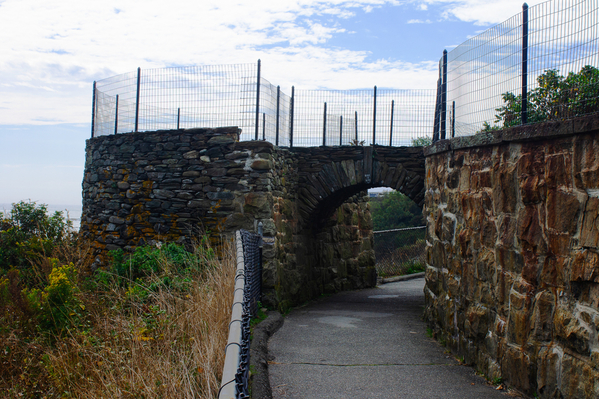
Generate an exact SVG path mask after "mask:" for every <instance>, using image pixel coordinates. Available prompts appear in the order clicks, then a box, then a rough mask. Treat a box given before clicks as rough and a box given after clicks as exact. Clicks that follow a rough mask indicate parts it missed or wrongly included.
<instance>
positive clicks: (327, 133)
mask: <svg viewBox="0 0 599 399" xmlns="http://www.w3.org/2000/svg"><path fill="white" fill-rule="evenodd" d="M261 73H262V71H261V63H260V61H258V63H257V64H236V65H215V66H195V67H175V68H161V69H148V70H141V69H139V68H138V70H137V72H131V73H125V74H123V75H118V76H114V77H111V78H108V79H104V80H100V81H97V82H95V83H94V91H93V105H92V108H93V110H92V137H96V136H102V135H109V134H119V133H126V132H143V131H153V130H172V129H187V128H200V127H221V126H238V127H239V128H241V131H242V132H241V138H240V139H241V140H242V141H243V140H267V141H269V142H271V143H273V144H275V145H278V146H281V147H293V146H321V145H328V146H333V145H349V144H359V143H361V144H366V145H369V144H373V143H374V144H380V145H390V146H400V145H406V146H407V145H411V144H412V142H411V141H412V140H413V139H415V138H419V137H424V136H428V135H430V132H431V130H432V128H433V122H432V121H433V115H434V108H435V92H434V90H395V89H377V88H376V87H374V89H363V90H297V91H296V90H295V88H294V87H292V88H291V95H288V94H286V93H284V92H283V91H282V90H281V88H280V87H279V86H275V85H273V84H271V83H270V82H269V81H268V80H266V79H264V77H262V75H261ZM258 82H259V84H258Z"/></svg>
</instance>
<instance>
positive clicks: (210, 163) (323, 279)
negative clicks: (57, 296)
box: [81, 127, 374, 307]
mask: <svg viewBox="0 0 599 399" xmlns="http://www.w3.org/2000/svg"><path fill="white" fill-rule="evenodd" d="M238 140H239V129H237V128H235V127H232V128H217V129H188V130H171V131H156V132H143V133H127V134H121V135H113V136H101V137H96V138H93V139H90V140H88V142H87V146H86V165H85V172H84V179H83V214H82V219H81V220H82V222H81V232H82V233H83V236H84V237H85V238H86V239H87V241H88V242H89V243H90V245H91V250H92V256H93V257H94V259H95V263H94V265H95V267H98V266H101V265H102V264H105V263H106V262H107V258H106V255H107V252H108V251H109V250H113V249H118V248H122V249H124V250H132V249H133V248H134V247H136V246H139V245H144V244H152V243H155V242H164V241H174V242H178V243H182V244H191V243H192V241H193V240H194V239H197V238H199V237H200V236H201V235H202V234H205V233H209V236H210V238H211V240H212V241H213V242H214V244H216V245H218V243H219V242H221V240H222V239H223V238H226V237H230V236H231V235H232V233H233V232H234V231H235V230H237V229H240V228H244V229H247V230H250V231H255V229H256V226H257V224H258V223H259V222H262V223H263V226H264V235H265V240H264V241H265V246H264V250H263V254H264V272H263V291H264V300H263V301H264V302H265V303H267V304H269V305H273V306H275V305H280V306H281V307H287V306H291V305H296V304H299V303H301V302H303V301H306V300H308V299H312V298H314V297H316V296H318V295H320V294H322V293H324V292H330V291H331V290H340V289H344V288H347V287H350V288H355V287H359V286H364V285H366V284H370V283H369V282H365V281H364V279H365V278H368V279H370V276H369V274H368V272H365V269H364V268H365V267H366V266H365V265H366V263H365V262H367V261H366V259H369V255H361V253H362V251H366V252H367V253H368V251H370V249H369V248H370V247H371V246H372V245H371V244H369V243H370V242H371V241H372V234H371V230H372V227H371V226H370V225H369V223H370V214H369V212H368V211H367V205H366V203H365V202H364V201H365V200H364V199H363V198H350V202H349V203H348V204H347V205H343V207H342V209H341V211H340V212H341V213H342V214H344V215H345V214H348V213H350V214H353V212H356V215H357V217H358V219H357V220H358V223H357V224H356V223H355V222H356V219H355V217H354V216H351V217H349V218H348V217H345V216H344V217H342V218H341V219H339V221H338V220H337V217H338V215H337V214H334V215H332V216H330V221H329V222H327V226H328V227H327V228H326V229H328V230H330V231H335V232H336V233H335V234H337V235H335V236H334V237H335V238H331V239H330V240H329V241H328V243H332V242H333V241H335V240H338V237H339V233H338V231H339V230H341V231H343V233H342V236H343V237H345V236H346V235H347V234H351V236H352V239H353V244H352V251H351V254H350V255H351V256H350V257H349V258H348V257H347V256H348V253H346V251H344V250H342V251H337V250H335V252H334V253H333V258H332V259H330V257H329V252H328V251H330V250H329V245H321V244H320V243H319V242H318V241H316V239H315V235H316V234H317V233H319V232H320V230H315V229H314V228H313V227H312V226H310V225H309V224H308V223H307V221H306V220H305V218H303V217H302V216H301V215H300V212H299V210H298V202H297V191H298V184H299V177H298V176H299V175H298V173H297V172H298V170H299V166H300V164H301V163H302V162H304V159H302V157H301V156H299V155H297V154H296V153H294V152H291V151H288V150H285V149H280V148H277V147H275V146H273V145H272V144H270V143H268V142H264V141H249V142H239V141H238ZM337 221H338V222H339V226H337V227H336V225H337ZM370 224H371V223H370ZM369 226H370V227H369ZM362 227H363V228H362ZM326 229H325V230H323V232H326V231H328V230H326ZM357 229H362V230H360V231H359V232H357ZM369 232H370V233H369ZM329 235H331V237H333V234H332V233H331V234H329ZM340 245H343V244H340ZM331 247H335V246H334V245H332V246H331ZM321 252H322V253H326V254H327V256H326V260H327V262H328V261H331V264H328V263H325V262H323V258H322V257H321V256H320V254H321ZM337 258H339V260H337ZM358 259H360V262H361V263H360V265H361V266H360V267H353V265H354V264H355V263H356V262H358ZM371 261H372V265H371V268H373V267H374V257H373V256H372V259H371ZM343 262H346V263H347V262H349V263H347V264H348V265H350V266H349V267H346V268H345V269H344V268H343V266H342V265H344V264H345V263H343ZM340 265H341V266H340ZM329 269H330V270H329ZM315 276H318V277H315ZM347 279H349V280H350V281H352V284H350V285H348V284H347V283H344V282H343V281H344V280H347ZM368 281H369V280H368Z"/></svg>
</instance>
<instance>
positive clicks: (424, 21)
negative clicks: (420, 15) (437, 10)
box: [408, 19, 432, 24]
mask: <svg viewBox="0 0 599 399" xmlns="http://www.w3.org/2000/svg"><path fill="white" fill-rule="evenodd" d="M408 23H409V24H431V23H432V22H431V20H430V19H427V20H422V19H410V20H409V21H408Z"/></svg>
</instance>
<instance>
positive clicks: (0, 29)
mask: <svg viewBox="0 0 599 399" xmlns="http://www.w3.org/2000/svg"><path fill="white" fill-rule="evenodd" d="M539 2H540V1H529V2H528V4H529V5H530V6H532V5H534V4H538V3H539ZM521 8H522V1H521V0H518V1H513V0H501V1H497V0H496V1H488V0H456V1H453V0H413V1H411V0H390V1H387V0H350V1H345V0H334V1H316V0H293V1H287V0H260V1H256V0H251V1H250V0H200V1H197V0H196V1H179V0H171V1H168V2H165V1H161V0H144V1H140V0H137V1H133V0H103V1H94V2H91V1H81V0H73V1H71V0H0V39H1V40H0V54H2V57H0V204H2V203H4V204H6V203H11V202H16V201H19V200H22V199H32V200H35V201H39V202H42V203H46V204H66V205H72V206H78V205H79V204H80V203H81V180H82V177H83V163H84V157H85V154H84V148H85V140H86V139H87V138H88V137H89V135H90V119H91V94H92V82H93V81H94V80H100V79H103V78H106V77H110V76H113V75H117V74H121V73H125V72H130V71H134V70H135V69H136V68H137V67H141V68H159V67H165V66H173V65H215V64H232V63H254V62H256V60H258V59H261V60H262V67H263V76H264V77H266V78H267V79H269V80H270V81H271V82H272V83H273V84H278V85H281V88H282V89H283V90H285V91H287V92H288V91H290V90H289V88H290V87H291V85H295V87H296V88H302V89H311V88H331V89H352V88H365V87H369V88H370V87H372V86H374V85H378V86H379V87H390V88H402V89H403V88H434V87H435V84H436V79H437V73H438V72H437V65H438V61H439V58H440V57H441V54H442V52H443V49H448V50H451V48H453V47H454V46H457V45H458V44H460V43H462V42H463V41H465V40H467V39H468V38H470V37H472V36H474V35H476V34H478V33H480V32H482V31H484V30H485V29H487V28H489V27H490V26H492V25H494V24H497V23H500V22H502V21H504V20H506V19H508V18H509V17H511V16H512V15H514V14H516V13H518V12H520V10H521Z"/></svg>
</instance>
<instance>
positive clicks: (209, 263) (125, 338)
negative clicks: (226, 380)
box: [0, 202, 235, 398]
mask: <svg viewBox="0 0 599 399" xmlns="http://www.w3.org/2000/svg"><path fill="white" fill-rule="evenodd" d="M225 247H226V246H225ZM85 254H86V253H85V250H84V246H83V244H82V243H81V242H80V241H79V238H78V237H77V235H75V234H73V233H72V232H71V231H70V230H69V225H68V222H67V221H66V220H65V218H64V217H63V215H62V214H60V213H57V214H54V215H52V216H48V215H47V213H46V208H45V207H44V206H43V205H42V206H38V205H36V204H35V203H26V202H21V203H18V204H14V207H13V210H12V211H11V213H10V214H8V215H7V217H5V218H3V219H2V220H1V225H0V348H1V350H0V364H1V367H0V396H2V397H9V398H12V397H15V398H16V397H30V398H42V397H45V398H52V397H60V398H62V397H74V398H84V397H85V398H89V397H95V398H114V397H124V398H127V397H131V398H133V397H143V398H164V397H169V398H192V397H193V398H197V397H202V398H211V397H215V396H216V394H217V392H218V387H219V383H220V372H221V370H222V363H223V361H224V359H223V354H224V352H223V348H224V347H225V345H226V339H227V335H226V334H227V326H228V321H229V317H230V314H229V311H230V308H231V301H232V296H231V292H232V290H233V287H232V286H233V282H234V278H233V276H234V270H235V265H234V261H233V257H232V255H231V254H230V253H229V251H227V250H226V249H225V251H224V255H223V257H222V259H221V260H219V259H218V258H217V257H216V256H215V254H214V253H213V252H212V250H211V249H210V248H209V247H208V246H207V244H206V242H205V240H204V241H202V242H199V243H198V244H197V245H196V247H195V248H194V250H193V252H188V251H187V250H185V249H184V248H183V247H181V246H178V245H175V244H163V245H160V246H154V247H139V248H137V250H136V251H135V252H134V253H132V254H126V253H123V252H114V253H112V263H111V264H110V266H107V267H106V268H105V269H99V270H97V271H95V272H93V273H92V272H91V271H90V270H89V265H88V264H86V262H85V258H86V257H85Z"/></svg>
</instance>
